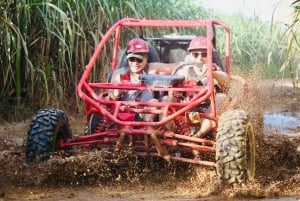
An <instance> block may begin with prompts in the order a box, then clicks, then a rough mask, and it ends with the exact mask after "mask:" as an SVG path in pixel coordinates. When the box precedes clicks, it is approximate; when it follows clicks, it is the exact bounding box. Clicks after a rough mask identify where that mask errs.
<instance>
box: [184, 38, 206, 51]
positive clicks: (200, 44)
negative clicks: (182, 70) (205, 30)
mask: <svg viewBox="0 0 300 201" xmlns="http://www.w3.org/2000/svg"><path fill="white" fill-rule="evenodd" d="M199 49H207V39H206V37H203V36H198V37H196V38H193V40H192V41H191V42H190V45H189V48H188V51H189V52H190V51H191V50H199Z"/></svg>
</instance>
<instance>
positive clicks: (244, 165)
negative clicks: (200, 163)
mask: <svg viewBox="0 0 300 201" xmlns="http://www.w3.org/2000/svg"><path fill="white" fill-rule="evenodd" d="M216 166H217V167H216V169H217V177H218V180H219V183H220V184H225V185H228V184H233V183H243V182H245V181H247V180H253V179H254V174H255V139H254V132H253V127H252V124H251V123H250V122H249V120H248V115H247V113H246V112H245V111H242V110H230V111H227V112H224V113H223V114H222V115H221V117H220V119H219V123H218V130H217V138H216Z"/></svg>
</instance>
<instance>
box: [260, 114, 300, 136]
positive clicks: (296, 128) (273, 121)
mask: <svg viewBox="0 0 300 201" xmlns="http://www.w3.org/2000/svg"><path fill="white" fill-rule="evenodd" d="M264 129H265V132H266V133H270V134H282V135H290V136H295V135H296V136H297V135H300V113H291V112H280V113H279V112H267V113H265V114H264Z"/></svg>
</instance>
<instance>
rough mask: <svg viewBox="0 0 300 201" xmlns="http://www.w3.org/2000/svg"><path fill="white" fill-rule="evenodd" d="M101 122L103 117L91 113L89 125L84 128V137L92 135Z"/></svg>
mask: <svg viewBox="0 0 300 201" xmlns="http://www.w3.org/2000/svg"><path fill="white" fill-rule="evenodd" d="M102 120H103V115H102V114H100V113H93V114H92V115H91V117H90V120H89V123H88V125H87V128H86V132H85V135H91V134H93V133H94V132H95V131H96V129H97V127H98V126H99V124H100V122H101V121H102Z"/></svg>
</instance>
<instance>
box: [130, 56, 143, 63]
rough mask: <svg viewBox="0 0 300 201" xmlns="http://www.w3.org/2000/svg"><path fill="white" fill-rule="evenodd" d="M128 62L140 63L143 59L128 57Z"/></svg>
mask: <svg viewBox="0 0 300 201" xmlns="http://www.w3.org/2000/svg"><path fill="white" fill-rule="evenodd" d="M128 60H129V61H130V62H135V61H136V62H138V63H142V62H143V59H139V58H136V57H130V58H129V59H128Z"/></svg>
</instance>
